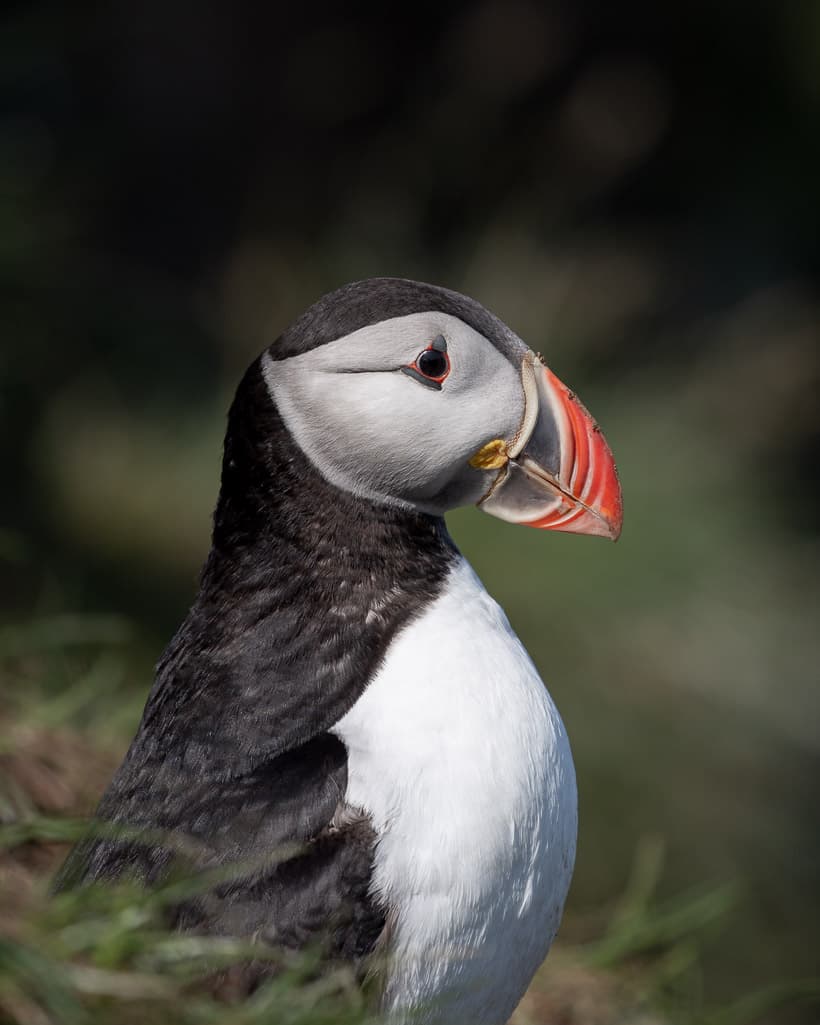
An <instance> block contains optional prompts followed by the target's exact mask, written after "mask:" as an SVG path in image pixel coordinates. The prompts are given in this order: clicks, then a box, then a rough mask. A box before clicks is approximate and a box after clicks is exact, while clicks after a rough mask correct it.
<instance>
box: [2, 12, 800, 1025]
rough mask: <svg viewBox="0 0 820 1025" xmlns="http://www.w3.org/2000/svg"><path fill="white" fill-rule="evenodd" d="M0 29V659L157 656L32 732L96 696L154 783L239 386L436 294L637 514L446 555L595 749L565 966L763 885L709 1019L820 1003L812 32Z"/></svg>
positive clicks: (754, 27)
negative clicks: (746, 1003)
mask: <svg viewBox="0 0 820 1025" xmlns="http://www.w3.org/2000/svg"><path fill="white" fill-rule="evenodd" d="M4 19H5V23H4V26H3V28H2V31H0V80H2V83H3V90H2V93H3V99H2V112H1V113H0V295H2V303H0V429H1V432H2V433H1V435H0V451H1V453H2V459H3V476H2V494H1V495H0V503H1V504H0V516H2V520H0V526H1V527H2V534H0V558H2V564H0V609H1V610H2V616H3V622H4V624H5V626H4V627H3V628H2V629H4V630H5V633H3V635H2V636H3V638H4V643H6V644H9V645H12V646H13V642H12V640H11V639H12V638H13V637H15V636H19V632H20V631H25V630H27V629H30V628H33V627H32V626H31V624H35V626H36V624H37V623H42V622H46V624H47V625H46V627H44V629H46V630H49V629H58V628H59V624H60V623H61V622H62V623H63V625H65V623H66V620H65V619H62V620H60V619H57V620H55V619H54V618H52V617H65V616H66V615H73V614H80V613H95V614H103V615H106V616H110V615H115V616H118V617H121V619H122V621H124V622H126V623H128V624H130V626H129V630H130V634H129V637H130V639H129V640H128V641H127V643H126V644H125V646H124V647H123V646H120V647H118V648H117V649H116V654H113V655H112V654H111V653H110V652H107V653H104V654H103V655H102V656H100V655H99V654H98V653H94V652H92V651H86V650H85V649H84V648H83V646H82V645H81V644H80V645H77V646H75V648H76V650H75V649H72V651H71V652H70V653H69V654H60V656H59V657H56V656H55V658H54V659H53V660H51V661H50V662H49V664H48V672H47V673H43V672H41V671H40V670H38V674H37V675H36V678H35V677H34V676H33V675H32V674H27V673H26V672H25V671H20V672H16V673H15V674H12V675H10V676H8V677H5V678H4V681H5V685H6V688H7V693H6V694H5V695H4V703H5V704H6V705H9V704H11V705H14V707H18V706H19V705H20V704H21V703H22V704H26V703H28V705H29V706H32V705H34V706H38V705H40V706H42V708H44V709H45V708H48V707H50V703H53V702H54V701H55V700H57V699H58V698H59V696H60V695H65V694H69V695H70V694H74V695H79V696H78V697H76V699H73V698H72V699H70V700H69V702H68V704H67V705H65V706H58V707H64V710H65V716H66V717H67V718H68V720H69V721H71V722H73V723H74V725H75V727H77V728H85V729H86V730H90V731H91V733H93V735H94V737H95V739H96V740H98V741H99V743H100V744H103V745H105V746H115V747H120V748H122V747H123V745H124V744H125V743H126V741H127V738H128V735H129V730H130V729H132V728H133V726H134V724H135V722H136V719H137V717H138V715H139V711H140V707H141V702H142V701H143V700H144V697H145V694H146V693H147V689H148V686H149V684H150V677H151V664H152V662H153V661H154V660H156V658H157V657H158V656H159V654H160V652H161V650H162V647H163V645H164V644H165V643H166V641H167V639H168V638H169V636H170V634H171V632H172V631H173V629H174V627H175V625H176V623H177V622H178V621H179V620H180V618H181V617H182V616H183V614H184V612H185V610H186V607H187V604H188V602H189V601H190V599H191V597H192V594H193V591H194V588H195V581H196V573H197V569H198V566H199V565H200V563H201V561H202V559H203V558H204V556H205V554H206V552H207V548H208V531H209V518H210V514H211V510H212V508H213V505H214V501H215V496H216V491H217V487H218V474H219V462H220V446H221V439H222V433H223V428H224V417H225V411H226V409H227V405H228V403H229V401H230V397H231V394H232V389H233V388H234V387H235V385H236V383H237V381H238V379H239V376H240V374H241V372H242V370H243V369H244V367H245V365H246V364H247V363H248V362H249V361H250V360H251V359H252V358H253V357H254V356H255V355H256V354H257V352H258V351H259V350H260V349H261V348H262V347H263V346H265V345H267V344H269V343H270V342H271V341H272V340H273V339H274V338H275V337H276V335H277V334H278V333H279V332H280V331H281V330H282V329H283V328H284V327H285V326H286V325H287V324H288V323H289V322H290V321H291V320H292V319H293V317H294V316H296V315H297V314H298V313H299V312H300V311H301V310H302V309H303V308H304V307H305V306H306V305H307V304H309V303H310V302H311V301H313V300H314V299H315V298H316V297H318V296H319V295H320V294H322V293H323V292H325V291H327V290H328V289H330V288H333V287H335V286H337V285H339V284H341V283H343V282H344V281H347V280H352V279H355V278H360V277H366V276H370V275H382V274H391V275H402V276H408V277H418V278H421V279H426V280H431V281H436V282H438V283H441V284H445V285H447V286H450V287H453V288H456V289H459V290H461V291H464V292H467V293H469V294H470V295H473V296H475V297H476V298H477V299H479V300H480V301H481V302H483V303H484V304H485V305H487V306H488V307H489V308H491V309H492V310H494V311H495V312H496V313H497V314H498V315H499V316H501V317H502V319H504V320H505V321H506V322H507V323H509V324H510V325H511V327H512V328H513V329H514V330H516V331H517V332H518V333H519V334H520V335H521V337H522V338H524V339H525V340H526V341H527V342H528V343H529V344H530V345H531V346H532V348H533V349H536V350H539V351H540V352H542V353H543V355H544V357H545V359H546V360H547V361H548V362H549V364H550V365H551V367H552V368H553V370H554V371H555V372H556V373H557V374H558V375H559V376H560V377H561V378H562V379H563V380H565V381H566V382H567V383H568V384H569V385H570V386H571V387H573V388H574V389H576V390H577V391H578V392H579V393H580V395H581V396H582V398H583V400H584V402H585V404H586V405H587V406H588V407H589V408H590V409H591V410H592V411H593V412H594V414H595V416H596V418H597V419H598V420H599V422H600V423H601V425H602V426H603V428H604V430H605V433H606V435H607V438H608V440H609V442H610V445H611V447H612V448H613V450H614V452H615V454H616V457H617V460H618V465H619V470H620V474H621V480H622V484H623V489H624V495H625V526H624V533H623V537H622V539H621V541H619V543H618V544H617V545H615V546H612V545H609V544H605V543H603V542H600V541H596V540H589V539H582V538H577V537H572V536H559V535H555V536H553V535H545V534H542V533H539V532H535V531H527V530H523V529H518V528H512V527H509V526H508V525H506V524H503V523H501V522H498V521H495V520H492V519H490V518H489V517H484V516H482V515H481V514H480V513H479V512H477V511H475V510H465V511H459V512H457V513H456V514H454V515H453V516H452V517H451V518H450V526H451V529H452V532H453V534H454V536H455V538H456V540H457V542H458V543H459V544H460V546H461V547H462V549H463V551H464V552H465V554H466V555H467V556H468V557H469V559H470V560H471V561H472V562H473V564H474V566H475V567H476V569H477V570H478V572H479V574H480V575H481V577H482V578H483V580H484V582H485V584H486V586H487V587H488V589H489V590H490V591H491V593H493V594H494V595H495V596H496V597H497V598H498V599H499V601H500V602H501V603H502V605H503V606H504V607H505V609H506V610H507V612H508V614H509V616H510V619H511V620H512V623H513V625H514V627H515V629H516V630H517V631H518V632H519V634H520V636H521V637H522V639H523V640H524V642H525V644H526V645H527V647H528V649H529V650H530V652H531V653H532V655H533V657H534V659H535V661H536V663H537V664H538V666H539V668H540V669H541V671H542V675H543V676H544V678H545V680H546V681H547V683H548V686H549V687H550V690H551V691H552V693H553V695H554V697H555V699H556V701H557V702H558V705H559V707H560V709H561V711H562V713H563V715H564V718H565V720H566V723H567V727H568V729H569V733H570V736H571V738H572V743H573V748H574V752H575V757H576V762H577V766H578V772H579V783H580V789H581V834H580V844H579V861H578V868H577V872H576V877H575V882H574V885H573V890H572V894H571V898H570V906H569V910H568V916H567V921H566V925H565V930H564V935H565V937H566V938H568V939H574V938H577V939H583V938H584V937H586V936H589V935H594V934H595V933H596V930H599V929H600V928H601V924H602V923H603V922H605V921H606V920H607V916H608V915H609V914H610V912H611V909H612V907H613V903H614V902H615V901H616V900H617V898H618V896H619V895H620V894H621V893H622V892H623V890H624V887H625V886H626V885H627V879H628V878H629V874H630V871H631V866H632V865H633V862H634V859H635V857H636V851H637V850H639V849H640V847H641V844H642V843H644V844H645V843H647V842H648V841H647V838H648V840H649V842H654V840H657V841H658V842H660V843H661V844H662V848H663V851H664V858H663V870H662V875H661V881H660V891H661V892H660V896H661V897H662V896H663V895H664V894H667V895H673V894H678V893H681V892H684V891H687V890H689V889H690V888H698V887H703V886H710V885H713V884H718V883H721V882H725V881H731V882H734V883H736V884H737V886H738V897H737V903H736V905H735V907H734V909H733V911H732V912H731V913H730V914H729V915H728V916H726V917H725V919H724V920H723V921H722V922H721V927H720V928H719V929H716V930H715V931H714V932H713V934H711V935H710V936H709V937H707V939H706V940H705V941H704V945H703V949H702V951H701V952H700V955H699V966H700V967H699V969H698V971H699V972H700V974H701V982H702V986H703V988H704V992H705V993H706V1000H707V1003H708V1002H710V1001H711V1002H714V1003H719V1002H721V1001H723V1000H726V999H729V998H732V997H734V996H737V995H739V994H742V993H744V992H748V991H750V990H751V989H754V988H755V987H757V986H760V985H765V984H767V983H769V982H771V983H780V982H783V981H787V980H790V979H805V978H807V977H809V976H811V975H813V974H816V964H817V944H818V940H820V935H818V926H817V920H818V915H817V910H818V906H817V900H818V893H819V892H820V887H818V882H819V881H820V880H819V879H818V876H819V875H820V873H818V853H820V844H819V843H818V836H817V828H816V826H817V823H816V800H817V769H818V759H817V753H818V726H817V723H818V688H817V662H818V654H820V652H818V643H817V596H818V584H817V549H818V544H817V532H816V511H817V493H818V492H817V469H818V461H817V451H818V448H817V439H818V413H817V384H818V364H817V340H818V326H819V325H820V317H819V316H818V314H819V313H820V306H819V305H818V301H817V297H816V293H815V292H814V291H813V288H812V285H813V283H814V279H815V278H816V275H817V271H818V269H820V266H819V261H818V252H817V238H818V229H820V189H818V187H817V183H818V181H820V145H819V144H818V139H820V132H818V124H819V123H820V72H818V67H820V7H818V5H817V4H816V3H812V2H799V0H795V2H791V3H788V4H781V5H774V4H772V5H749V4H736V3H732V2H723V3H717V4H712V5H709V6H705V5H704V6H701V5H699V4H694V5H692V4H684V3H678V2H673V3H670V4H667V5H663V8H662V9H660V8H659V9H654V8H644V7H643V6H642V5H636V4H630V3H627V4H619V5H609V6H605V5H594V4H590V5H574V4H570V3H568V2H567V3H549V4H538V3H534V2H523V0H522V2H515V3H512V4H506V3H501V2H500V0H499V2H486V3H483V4H471V5H452V6H450V7H448V8H447V9H446V10H440V9H433V8H431V9H430V10H427V11H425V10H424V9H421V8H420V9H417V10H415V11H414V12H413V13H412V14H411V13H409V12H407V11H399V10H394V11H386V10H383V9H382V10H381V11H376V10H366V9H365V8H361V9H359V8H356V9H350V10H346V11H342V10H341V9H336V10H331V9H319V8H307V7H306V8H304V9H300V10H298V11H289V12H287V14H284V13H283V12H281V11H275V10H273V9H271V10H267V11H265V12H263V11H253V12H251V11H247V12H246V11H244V10H241V9H240V8H231V7H229V6H227V5H224V6H220V5H218V4H215V3H214V4H211V3H207V4H204V5H199V6H197V7H196V8H193V7H191V8H189V7H187V6H186V5H184V4H182V3H180V2H177V0H169V2H166V3H163V4H161V5H160V4H154V3H149V4H145V5H130V6H129V5H125V4H122V3H114V4H111V5H109V6H107V7H106V8H105V9H101V10H98V11H97V12H96V13H95V14H92V13H90V11H89V12H84V13H83V12H80V11H79V10H71V11H69V10H68V9H64V8H62V7H60V6H59V5H57V4H50V3H46V2H38V3H34V4H28V5H20V6H18V7H17V8H16V9H15V10H13V11H12V12H11V13H10V14H7V15H4ZM363 412H364V411H363ZM49 623H50V624H51V625H50V626H48V624H49ZM55 624H56V625H55ZM109 625H111V624H109ZM117 629H118V628H117ZM78 681H80V683H82V687H80V688H79V689H78ZM14 688H16V692H15V693H13V694H12V693H11V690H12V689H14ZM104 783H105V781H104V780H101V781H100V788H101V789H102V787H103V786H104ZM790 1013H791V1014H792V1016H793V1018H789V1020H795V1021H797V1020H802V1019H801V1018H800V1017H799V1015H800V1013H801V1012H799V1011H794V1012H790ZM772 1020H774V1019H772ZM806 1020H808V1019H806Z"/></svg>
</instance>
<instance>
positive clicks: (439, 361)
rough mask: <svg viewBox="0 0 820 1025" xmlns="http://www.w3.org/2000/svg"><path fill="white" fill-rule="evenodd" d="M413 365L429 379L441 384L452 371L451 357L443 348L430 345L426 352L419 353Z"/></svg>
mask: <svg viewBox="0 0 820 1025" xmlns="http://www.w3.org/2000/svg"><path fill="white" fill-rule="evenodd" d="M413 367H414V369H415V370H418V372H419V373H420V374H421V375H422V377H426V378H427V380H428V381H435V382H436V384H441V382H442V381H443V380H444V379H445V378H446V377H447V375H448V374H449V373H450V357H449V356H448V355H447V353H446V352H442V350H441V349H439V348H436V347H434V346H432V345H429V346H428V347H427V348H426V349H425V350H424V352H420V353H419V354H418V356H417V357H416V362H415V363H414V364H413Z"/></svg>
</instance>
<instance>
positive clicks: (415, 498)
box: [262, 311, 527, 514]
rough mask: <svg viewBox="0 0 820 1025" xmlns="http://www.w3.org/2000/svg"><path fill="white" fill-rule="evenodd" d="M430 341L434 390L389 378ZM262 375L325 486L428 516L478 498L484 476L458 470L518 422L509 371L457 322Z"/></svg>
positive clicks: (418, 327) (347, 346) (322, 353)
mask: <svg viewBox="0 0 820 1025" xmlns="http://www.w3.org/2000/svg"><path fill="white" fill-rule="evenodd" d="M438 335H441V336H443V338H444V339H445V341H446V343H447V355H448V358H449V361H450V372H449V374H448V376H447V378H446V380H445V381H444V382H443V384H442V387H441V389H440V390H436V389H434V388H431V387H428V386H426V385H425V384H423V383H421V382H419V381H417V380H414V379H413V377H411V376H409V375H407V374H405V373H403V372H402V371H401V367H403V366H409V365H411V364H413V363H414V362H415V360H416V358H417V357H418V355H419V354H420V353H421V352H422V351H423V350H424V349H426V348H427V347H428V346H429V345H430V343H431V342H432V341H433V339H435V338H436V337H437V336H438ZM519 344H520V345H521V352H522V356H523V354H524V353H525V352H526V351H527V349H526V346H525V345H524V343H523V342H519ZM262 369H263V372H264V375H265V380H266V382H267V385H268V388H269V389H270V392H271V395H272V397H273V400H274V402H275V403H276V405H277V408H278V410H279V412H280V414H281V416H282V418H283V420H284V421H285V424H286V426H287V428H288V430H289V431H290V433H291V435H292V436H293V438H294V439H295V440H296V442H297V443H298V444H299V446H300V447H301V448H302V450H303V451H304V452H305V454H306V455H307V456H308V458H309V459H310V460H311V462H312V463H313V464H314V465H315V466H316V468H317V469H318V470H319V471H320V473H322V475H323V476H324V477H325V478H326V479H327V480H329V481H331V483H333V484H335V485H336V486H337V487H341V488H344V489H345V490H346V491H349V492H352V493H353V494H357V495H361V496H363V497H367V498H371V499H375V500H377V501H386V502H398V503H402V504H408V505H411V506H413V507H415V508H418V509H422V510H423V511H426V512H432V513H436V514H441V513H443V512H445V511H447V510H448V509H453V508H456V507H457V506H459V505H469V504H472V503H474V502H477V501H478V500H479V499H480V498H481V497H482V495H483V494H484V493H485V492H486V490H487V488H488V487H489V486H490V483H491V482H492V479H493V478H494V477H495V471H486V470H478V469H474V468H472V467H471V466H470V465H469V463H468V460H469V459H470V457H471V456H472V455H474V454H475V453H476V452H477V451H478V450H479V449H480V448H482V446H484V445H485V444H487V442H489V441H492V440H493V439H496V438H503V439H505V440H511V439H512V438H513V437H514V436H515V434H516V432H517V431H518V428H519V426H520V424H521V421H522V418H523V416H524V392H523V388H522V384H521V373H520V369H519V368H518V367H516V366H514V365H513V364H512V363H511V362H510V361H509V359H507V358H506V357H505V356H504V355H503V354H502V353H501V352H499V350H498V349H496V347H495V346H494V345H493V344H492V343H491V342H490V341H488V340H487V339H486V338H485V337H484V336H483V335H481V334H479V333H478V332H477V331H475V330H474V329H473V328H471V327H469V326H468V325H467V324H465V323H464V322H463V321H462V320H460V319H459V318H458V317H454V316H451V315H449V314H446V313H438V312H435V311H431V312H427V313H414V314H410V315H409V316H405V317H395V318H392V319H390V320H384V321H382V322H380V323H378V324H371V325H368V326H367V327H364V328H361V329H360V330H358V331H354V332H353V333H352V334H350V335H347V336H345V337H344V338H339V339H337V340H336V341H334V342H330V343H328V344H326V345H321V346H318V347H317V348H316V349H313V350H311V351H309V352H306V353H303V354H302V355H299V356H293V357H291V358H289V359H286V360H282V361H275V360H272V359H271V358H270V357H269V356H268V355H267V354H266V355H265V356H264V357H263V361H262Z"/></svg>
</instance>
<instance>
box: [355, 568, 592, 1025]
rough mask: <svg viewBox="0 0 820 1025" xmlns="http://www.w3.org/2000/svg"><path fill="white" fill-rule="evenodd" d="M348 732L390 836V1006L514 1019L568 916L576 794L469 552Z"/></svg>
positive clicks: (529, 678) (381, 867)
mask: <svg viewBox="0 0 820 1025" xmlns="http://www.w3.org/2000/svg"><path fill="white" fill-rule="evenodd" d="M336 732H337V733H338V735H339V736H340V737H341V738H342V740H343V741H344V743H345V745H346V746H347V749H348V790H347V795H346V800H347V801H348V803H350V804H352V805H356V806H359V807H362V808H364V809H365V810H366V811H367V812H368V813H369V815H370V816H371V818H372V821H373V825H374V828H375V829H376V832H377V834H378V836H379V841H378V846H377V851H376V862H375V867H374V877H373V888H374V890H375V892H376V893H377V894H378V895H379V896H380V897H381V898H382V899H383V900H384V902H385V904H386V906H387V907H388V908H389V909H390V913H391V914H390V920H391V923H392V926H391V934H390V948H389V953H388V957H389V966H388V969H387V983H386V988H385V1005H386V1009H389V1010H393V1011H395V1012H397V1014H398V1015H399V1017H400V1015H401V1012H402V1010H404V1009H415V1010H416V1012H417V1013H418V1010H419V1009H420V1008H421V1009H422V1013H421V1017H418V1018H416V1017H414V1018H413V1020H414V1021H416V1020H418V1021H422V1022H429V1023H434V1022H439V1021H446V1022H451V1023H455V1022H459V1023H460V1022H462V1021H464V1022H467V1021H470V1022H473V1023H475V1025H481V1023H486V1025H495V1023H502V1022H504V1021H506V1018H507V1016H508V1015H509V1013H510V1012H511V1011H512V1009H513V1008H514V1006H515V1004H516V1003H517V1002H518V999H519V998H520V996H521V994H522V993H523V990H524V988H525V987H526V985H527V984H528V982H529V979H530V977H531V976H532V973H533V972H534V971H535V968H536V967H537V966H538V964H539V963H540V962H541V960H543V958H544V956H545V955H546V952H547V949H548V948H549V944H550V943H551V941H552V938H553V936H554V934H555V931H556V929H557V927H558V922H559V920H560V916H561V910H562V907H563V903H564V898H565V896H566V891H567V888H568V886H569V880H570V877H571V873H572V864H573V860H574V854H575V834H576V822H577V814H576V792H575V775H574V770H573V765H572V757H571V754H570V750H569V745H568V742H567V738H566V734H565V732H564V728H563V725H562V723H561V720H560V717H559V715H558V713H557V711H556V709H555V706H554V705H553V703H552V701H551V699H550V697H549V695H548V693H547V691H546V689H545V688H544V685H543V683H542V682H541V680H540V678H539V676H538V673H537V671H536V670H535V668H534V666H533V664H532V662H531V661H530V659H529V657H528V656H527V654H526V652H525V651H524V649H523V647H522V646H521V644H520V642H519V641H518V639H517V638H516V637H515V635H514V634H513V632H512V630H511V629H510V626H509V623H508V622H507V619H506V617H505V616H504V613H503V612H502V611H501V609H500V608H499V607H498V605H497V604H496V603H495V602H494V601H493V600H492V599H491V598H490V597H489V596H488V595H487V593H486V592H485V591H484V589H483V587H482V586H481V584H480V582H479V581H478V579H477V578H476V577H475V575H474V574H473V572H472V570H471V569H470V567H469V566H468V565H467V564H466V563H460V564H459V565H458V566H457V567H456V568H455V569H454V571H453V573H452V574H451V576H450V578H449V580H448V583H447V586H446V587H445V589H444V591H443V593H442V594H441V596H440V597H439V598H438V599H437V600H436V601H435V602H434V603H433V604H431V605H430V606H429V608H428V609H427V610H426V611H425V612H424V613H423V614H422V615H420V616H419V617H418V618H417V619H415V620H414V621H413V622H412V623H411V624H409V625H408V626H407V627H406V628H405V629H404V630H403V631H402V632H401V633H400V634H399V635H398V637H397V638H396V639H395V640H394V642H393V644H392V645H391V647H390V649H389V651H388V653H387V657H386V659H385V662H384V664H383V665H382V667H381V669H380V671H379V673H378V674H377V675H376V677H375V678H374V679H373V680H372V681H371V683H370V685H369V686H368V688H367V690H366V691H365V692H364V694H363V695H362V697H361V698H360V699H359V700H358V701H357V703H356V704H355V705H354V707H353V708H352V709H351V710H350V712H348V714H347V715H346V716H345V717H344V718H343V719H342V720H341V721H340V722H339V723H338V725H337V727H336Z"/></svg>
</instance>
